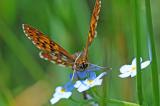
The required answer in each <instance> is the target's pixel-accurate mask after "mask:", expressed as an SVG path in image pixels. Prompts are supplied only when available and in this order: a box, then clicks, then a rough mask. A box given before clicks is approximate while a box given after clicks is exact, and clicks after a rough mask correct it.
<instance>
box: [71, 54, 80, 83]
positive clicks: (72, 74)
mask: <svg viewBox="0 0 160 106" xmlns="http://www.w3.org/2000/svg"><path fill="white" fill-rule="evenodd" d="M81 54H82V53H81V52H80V53H79V55H78V56H77V57H76V59H75V61H74V66H73V69H74V71H73V74H72V79H71V80H72V81H73V78H74V75H75V73H76V69H75V66H76V62H77V60H78V58H79V57H80V56H81Z"/></svg>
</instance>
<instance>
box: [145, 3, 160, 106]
mask: <svg viewBox="0 0 160 106" xmlns="http://www.w3.org/2000/svg"><path fill="white" fill-rule="evenodd" d="M145 6H146V18H147V28H148V32H149V38H150V39H149V40H150V44H151V46H150V47H152V48H151V59H152V64H151V69H152V86H153V98H154V106H160V101H159V100H160V97H159V82H158V81H159V80H158V79H159V78H158V67H157V59H156V50H155V44H154V32H153V24H152V14H151V5H150V0H145Z"/></svg>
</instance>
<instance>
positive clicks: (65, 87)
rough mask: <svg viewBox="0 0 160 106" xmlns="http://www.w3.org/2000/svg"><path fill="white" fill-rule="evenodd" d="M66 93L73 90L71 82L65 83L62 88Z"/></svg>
mask: <svg viewBox="0 0 160 106" xmlns="http://www.w3.org/2000/svg"><path fill="white" fill-rule="evenodd" d="M63 88H64V89H65V90H66V92H70V91H72V90H73V89H74V85H73V84H72V81H69V82H67V83H66V84H65V85H64V87H63Z"/></svg>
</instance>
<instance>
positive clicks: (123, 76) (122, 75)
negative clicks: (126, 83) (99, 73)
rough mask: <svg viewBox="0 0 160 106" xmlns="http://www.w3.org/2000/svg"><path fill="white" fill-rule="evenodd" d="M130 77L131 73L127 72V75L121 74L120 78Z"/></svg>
mask: <svg viewBox="0 0 160 106" xmlns="http://www.w3.org/2000/svg"><path fill="white" fill-rule="evenodd" d="M130 75H131V72H126V73H123V74H120V75H119V77H121V78H126V77H129V76H130Z"/></svg>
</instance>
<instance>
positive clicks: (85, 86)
mask: <svg viewBox="0 0 160 106" xmlns="http://www.w3.org/2000/svg"><path fill="white" fill-rule="evenodd" d="M89 88H90V87H89V86H87V85H85V84H81V85H80V86H79V88H78V89H77V90H78V91H79V92H83V91H86V90H88V89H89Z"/></svg>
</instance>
